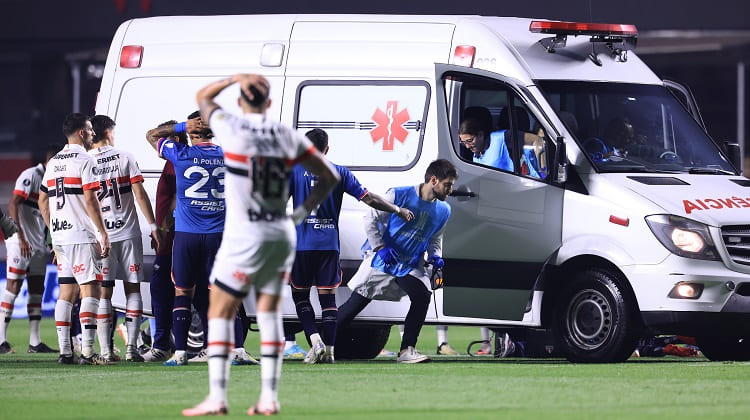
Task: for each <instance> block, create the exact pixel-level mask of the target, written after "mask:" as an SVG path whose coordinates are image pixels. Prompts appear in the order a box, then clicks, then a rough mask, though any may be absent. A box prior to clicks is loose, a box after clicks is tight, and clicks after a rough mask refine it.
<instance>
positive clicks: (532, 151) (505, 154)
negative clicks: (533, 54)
mask: <svg viewBox="0 0 750 420" xmlns="http://www.w3.org/2000/svg"><path fill="white" fill-rule="evenodd" d="M444 83H445V87H446V94H447V95H449V98H447V99H448V100H447V101H446V102H447V103H448V104H449V105H448V106H449V107H450V108H451V109H449V110H448V115H449V119H450V121H449V122H450V125H451V135H452V138H453V147H454V150H455V151H456V154H457V155H458V156H460V157H461V159H463V160H465V161H467V162H471V163H473V164H476V165H480V166H485V167H488V168H492V169H494V170H499V171H503V172H510V173H514V174H517V175H521V176H526V177H530V178H535V179H542V180H543V179H545V178H546V177H547V149H546V141H545V137H546V135H545V132H544V130H543V129H542V128H541V125H540V124H539V122H538V121H537V119H536V117H535V116H534V114H533V113H532V112H530V111H529V109H528V108H527V107H526V106H525V105H524V103H523V101H522V100H521V99H520V97H519V96H518V95H517V94H516V93H515V92H514V91H513V89H511V88H510V87H509V86H507V85H505V84H503V83H502V82H499V81H497V80H493V79H489V78H484V77H479V76H473V75H463V74H459V75H456V74H451V75H450V76H446V78H445V79H444Z"/></svg>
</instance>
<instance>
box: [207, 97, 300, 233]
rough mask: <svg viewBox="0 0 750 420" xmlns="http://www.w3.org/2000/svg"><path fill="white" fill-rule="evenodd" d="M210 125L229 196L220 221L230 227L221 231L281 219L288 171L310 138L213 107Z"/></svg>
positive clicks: (258, 118)
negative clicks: (219, 150) (223, 159)
mask: <svg viewBox="0 0 750 420" xmlns="http://www.w3.org/2000/svg"><path fill="white" fill-rule="evenodd" d="M210 125H211V129H212V130H213V132H214V134H215V135H216V138H217V139H218V141H221V146H222V148H223V149H224V155H225V157H226V163H227V179H226V185H225V188H226V191H227V194H228V195H229V196H230V197H232V199H231V200H227V221H226V222H227V224H228V225H229V226H232V229H229V230H227V231H226V232H224V236H225V237H226V236H227V235H232V234H233V233H234V232H238V233H239V232H241V231H242V230H241V229H237V230H235V227H244V228H250V225H249V224H250V223H251V222H255V221H259V222H263V221H269V222H270V221H277V220H279V219H282V218H285V214H286V203H287V200H288V198H289V193H288V177H289V173H290V172H291V170H292V168H293V167H294V165H295V164H296V163H297V161H298V160H299V159H300V158H302V157H304V156H306V155H307V154H309V153H313V150H314V146H313V145H312V143H311V142H310V140H308V139H307V137H305V136H303V135H302V134H300V133H298V132H296V131H294V130H292V129H290V128H288V127H286V126H283V125H281V124H279V123H278V122H275V121H270V120H267V119H265V118H264V117H263V116H262V115H260V114H245V115H243V116H242V117H237V116H234V115H232V114H230V113H227V112H225V111H223V110H221V109H218V110H216V111H214V112H213V113H212V114H211V117H210ZM285 223H289V222H288V221H285ZM261 224H262V223H261ZM290 228H291V226H290ZM269 235H272V233H271V232H269ZM264 239H265V238H264ZM269 239H270V238H269Z"/></svg>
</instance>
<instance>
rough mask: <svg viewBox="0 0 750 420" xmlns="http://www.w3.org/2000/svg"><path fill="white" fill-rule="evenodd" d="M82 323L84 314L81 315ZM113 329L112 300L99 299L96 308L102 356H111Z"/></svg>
mask: <svg viewBox="0 0 750 420" xmlns="http://www.w3.org/2000/svg"><path fill="white" fill-rule="evenodd" d="M81 312H83V304H81ZM81 323H83V316H81ZM81 328H83V327H81ZM81 331H83V329H81ZM111 331H112V300H111V299H104V298H102V299H99V306H98V307H97V310H96V336H97V337H98V338H99V348H100V349H101V354H102V356H109V355H110V354H111V353H112V348H111V347H110V346H109V337H110V332H111Z"/></svg>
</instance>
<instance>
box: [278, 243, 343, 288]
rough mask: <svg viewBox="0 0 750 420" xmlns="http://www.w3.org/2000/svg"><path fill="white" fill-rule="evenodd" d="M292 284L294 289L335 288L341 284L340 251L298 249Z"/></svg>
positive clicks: (293, 267)
mask: <svg viewBox="0 0 750 420" xmlns="http://www.w3.org/2000/svg"><path fill="white" fill-rule="evenodd" d="M290 284H291V285H292V288H293V289H309V288H310V287H312V286H315V287H317V288H318V289H335V288H337V287H339V285H340V284H341V265H340V264H339V253H338V251H297V253H296V255H295V257H294V265H293V266H292V278H291V280H290Z"/></svg>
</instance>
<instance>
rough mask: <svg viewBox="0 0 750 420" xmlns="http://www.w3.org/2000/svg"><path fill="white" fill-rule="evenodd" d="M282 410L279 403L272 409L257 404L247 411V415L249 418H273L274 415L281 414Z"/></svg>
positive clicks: (272, 406) (274, 404)
mask: <svg viewBox="0 0 750 420" xmlns="http://www.w3.org/2000/svg"><path fill="white" fill-rule="evenodd" d="M280 410H281V406H279V403H278V402H275V403H273V404H272V405H271V407H261V404H260V403H257V404H255V405H254V406H252V407H250V408H249V409H248V410H247V415H248V416H272V415H274V414H279V411H280Z"/></svg>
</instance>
